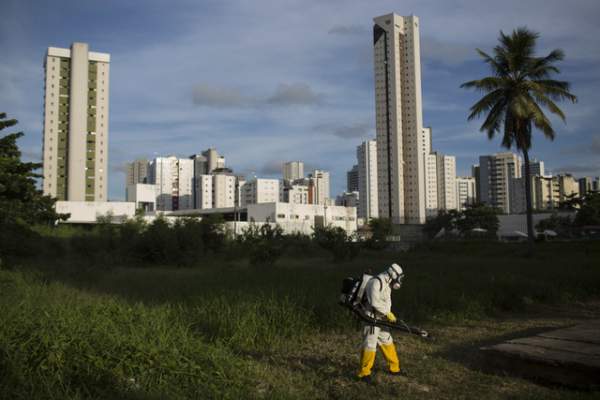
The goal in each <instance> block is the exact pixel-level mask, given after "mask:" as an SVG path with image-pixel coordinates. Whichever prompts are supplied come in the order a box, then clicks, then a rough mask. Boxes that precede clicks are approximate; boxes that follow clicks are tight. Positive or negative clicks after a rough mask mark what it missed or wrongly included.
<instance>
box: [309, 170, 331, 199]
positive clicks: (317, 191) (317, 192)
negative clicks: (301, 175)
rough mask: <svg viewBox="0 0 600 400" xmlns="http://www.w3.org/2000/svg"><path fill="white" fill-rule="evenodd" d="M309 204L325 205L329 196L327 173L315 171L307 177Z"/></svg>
mask: <svg viewBox="0 0 600 400" xmlns="http://www.w3.org/2000/svg"><path fill="white" fill-rule="evenodd" d="M308 180H309V185H308V186H309V195H308V196H309V202H310V204H326V202H327V199H329V198H330V196H329V172H327V171H321V170H318V169H315V170H314V171H313V173H312V174H310V175H309V176H308Z"/></svg>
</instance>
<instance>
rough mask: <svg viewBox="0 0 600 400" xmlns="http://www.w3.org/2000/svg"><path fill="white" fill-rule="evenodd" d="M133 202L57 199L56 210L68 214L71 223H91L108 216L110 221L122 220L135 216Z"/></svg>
mask: <svg viewBox="0 0 600 400" xmlns="http://www.w3.org/2000/svg"><path fill="white" fill-rule="evenodd" d="M135 209H136V208H135V203H134V202H125V201H57V202H56V212H57V213H59V214H70V217H69V219H67V221H65V222H66V223H71V224H93V223H96V222H97V221H98V218H99V217H108V216H110V220H111V222H116V223H120V222H124V221H125V220H127V219H128V218H133V217H134V216H135Z"/></svg>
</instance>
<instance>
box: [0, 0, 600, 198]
mask: <svg viewBox="0 0 600 400" xmlns="http://www.w3.org/2000/svg"><path fill="white" fill-rule="evenodd" d="M2 3H3V6H2V16H3V17H2V24H0V48H1V49H2V57H1V58H0V111H4V112H7V113H8V114H9V116H10V117H13V118H17V119H18V120H19V121H20V124H19V125H18V127H19V128H20V130H23V131H24V132H25V134H26V136H25V137H24V138H23V139H21V141H20V145H21V147H22V150H23V154H24V158H26V159H28V160H39V159H40V158H41V143H42V121H43V119H42V105H43V98H42V94H43V59H44V55H45V52H46V48H47V47H48V46H56V47H69V46H70V44H71V43H72V42H74V41H81V42H87V43H89V44H90V49H91V50H92V51H98V52H107V53H110V54H111V80H110V91H111V93H110V130H109V136H110V149H109V162H110V171H109V198H111V199H115V200H116V199H123V198H124V180H125V177H124V172H123V171H124V164H125V162H127V161H129V160H133V159H135V158H137V157H148V158H152V157H154V156H155V155H169V154H174V155H178V156H188V155H190V154H193V153H196V152H199V151H201V150H204V149H206V148H208V147H211V146H214V147H216V148H217V149H218V150H219V151H220V152H221V153H222V154H224V155H225V157H226V160H227V164H228V165H229V166H230V167H232V168H233V169H234V170H235V171H236V172H240V173H256V174H257V175H259V176H265V177H269V176H271V177H277V176H279V175H280V164H281V162H282V161H286V160H304V161H305V163H306V164H307V166H308V167H309V168H321V169H326V170H330V171H331V174H332V194H337V193H339V192H341V191H342V190H344V188H345V184H346V177H345V172H346V171H347V170H348V169H350V168H351V167H352V165H353V164H354V163H355V162H356V160H355V158H356V156H355V152H356V146H357V145H359V144H360V142H361V141H363V140H365V139H368V138H373V137H374V130H375V122H374V121H375V118H374V101H373V97H374V93H373V82H372V80H373V77H372V38H371V36H372V34H371V26H372V18H373V17H375V16H378V15H382V14H386V13H389V12H396V13H398V14H400V15H410V14H414V15H417V16H419V18H420V21H421V23H420V27H421V56H422V89H423V99H424V124H425V125H426V126H431V127H432V128H433V146H434V149H435V150H438V151H440V152H442V153H446V154H450V155H455V156H456V157H457V169H458V173H459V174H461V175H465V174H468V173H469V171H470V165H471V164H473V163H476V162H477V159H478V156H479V155H480V154H488V153H493V152H497V151H500V150H501V148H500V139H495V140H492V141H490V140H488V139H487V138H486V136H485V135H484V134H483V133H480V132H479V131H478V128H479V125H480V123H481V121H476V122H472V123H468V122H467V121H466V116H467V113H468V108H469V106H470V105H472V104H473V103H474V102H475V101H476V100H477V98H478V94H477V93H474V92H467V91H465V90H462V89H460V88H459V85H460V84H461V83H462V82H465V81H467V80H471V79H475V78H478V77H482V76H484V75H486V74H488V71H487V70H486V67H485V65H483V64H482V62H481V61H480V60H479V59H478V56H477V55H476V53H475V48H481V49H483V50H484V51H491V49H492V48H493V46H494V45H495V44H496V42H497V37H498V33H499V31H500V30H503V31H505V32H506V31H511V30H512V29H514V28H516V27H519V26H524V25H526V26H527V27H529V28H530V29H533V30H536V31H538V32H540V34H541V38H540V42H539V50H540V54H542V53H547V52H549V51H550V50H552V49H553V48H556V47H559V48H562V49H563V50H564V51H565V53H566V60H565V61H564V62H562V63H561V64H559V66H560V67H561V70H562V73H561V74H560V75H559V76H558V78H560V79H563V80H568V81H570V82H571V83H572V92H573V93H575V94H576V95H577V96H578V97H579V102H578V103H577V104H575V105H572V104H563V110H564V111H565V113H566V114H567V124H566V125H565V124H563V123H562V122H560V121H556V122H555V129H556V132H557V138H556V140H554V141H553V142H549V141H547V140H545V139H542V138H541V135H539V134H536V136H535V139H534V144H533V152H532V155H533V156H534V157H537V158H538V159H541V160H544V161H545V163H546V169H547V170H548V169H549V170H551V171H553V172H558V171H566V172H572V173H573V174H575V175H576V176H584V175H595V176H598V175H600V129H599V125H600V124H599V122H600V41H599V40H598V39H597V38H598V37H600V24H598V23H597V21H598V20H599V18H600V2H598V1H597V0H588V1H583V0H571V1H569V2H566V1H563V0H560V1H557V0H545V1H537V0H527V1H523V0H518V1H514V0H504V1H503V2H501V3H499V2H496V1H487V0H460V1H424V0H418V1H417V0H414V1H413V0H407V1H402V2H398V1H378V0H373V1H360V0H356V1H350V0H328V1H326V2H325V1H312V0H298V1H295V0H293V1H286V0H278V1H275V0H271V1H261V0H253V1H243V0H238V1H201V0H197V1H185V0H184V1H169V2H166V1H163V2H161V1H126V0H121V1H111V0H106V1H77V0H75V1H66V0H54V1H52V2H49V1H41V0H40V1H27V0H8V1H7V0H4V1H3V2H2Z"/></svg>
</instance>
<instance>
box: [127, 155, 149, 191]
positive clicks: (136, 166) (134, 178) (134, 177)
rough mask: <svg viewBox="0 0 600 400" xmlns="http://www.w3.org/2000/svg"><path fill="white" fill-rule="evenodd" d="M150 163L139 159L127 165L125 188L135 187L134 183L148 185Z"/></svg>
mask: <svg viewBox="0 0 600 400" xmlns="http://www.w3.org/2000/svg"><path fill="white" fill-rule="evenodd" d="M149 169H150V163H149V162H148V160H144V159H139V160H135V161H134V162H130V163H127V176H126V178H125V179H126V182H125V187H127V186H130V185H135V184H136V183H148V172H149Z"/></svg>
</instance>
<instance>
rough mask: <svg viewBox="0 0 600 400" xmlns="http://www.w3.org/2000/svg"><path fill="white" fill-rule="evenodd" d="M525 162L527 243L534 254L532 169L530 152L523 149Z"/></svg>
mask: <svg viewBox="0 0 600 400" xmlns="http://www.w3.org/2000/svg"><path fill="white" fill-rule="evenodd" d="M523 159H524V160H525V204H526V207H527V241H528V242H529V254H530V255H531V254H533V245H534V243H535V232H534V231H533V210H532V207H531V172H530V171H531V168H530V166H529V152H528V151H527V149H523Z"/></svg>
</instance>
